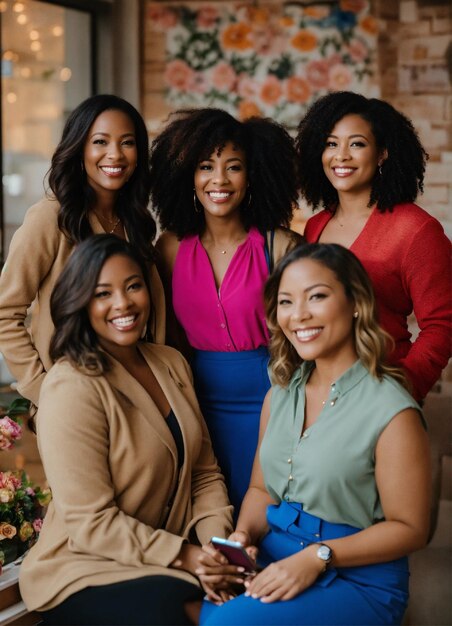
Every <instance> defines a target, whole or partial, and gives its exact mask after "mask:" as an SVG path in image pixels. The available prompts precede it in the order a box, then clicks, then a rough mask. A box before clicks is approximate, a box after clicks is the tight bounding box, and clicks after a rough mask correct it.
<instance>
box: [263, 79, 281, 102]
mask: <svg viewBox="0 0 452 626" xmlns="http://www.w3.org/2000/svg"><path fill="white" fill-rule="evenodd" d="M282 92H283V90H282V86H281V82H280V81H279V80H278V79H277V78H276V76H268V78H266V80H265V81H264V83H263V84H262V88H261V93H260V96H261V100H262V102H265V104H269V105H274V104H276V103H277V102H278V100H279V99H280V98H281V96H282Z"/></svg>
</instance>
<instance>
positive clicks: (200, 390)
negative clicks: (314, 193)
mask: <svg viewBox="0 0 452 626" xmlns="http://www.w3.org/2000/svg"><path fill="white" fill-rule="evenodd" d="M294 163H295V161H294V147H293V143H292V140H291V138H290V136H289V135H288V134H287V133H286V131H285V130H284V129H283V128H282V127H281V126H279V125H278V124H276V123H275V122H273V121H271V120H263V119H257V118H256V119H250V120H247V121H245V122H239V121H237V120H236V119H234V118H233V117H232V116H231V115H229V114H228V113H226V112H225V111H222V110H219V109H197V110H188V111H179V112H176V113H175V114H174V116H173V118H172V120H171V121H170V123H169V124H168V126H167V127H166V128H165V129H164V131H163V132H162V133H161V134H160V135H159V136H158V137H157V138H156V139H155V140H154V142H153V144H152V155H151V178H152V192H151V193H152V201H153V205H154V209H155V210H156V213H157V215H158V216H159V218H160V223H161V226H162V229H163V230H164V231H165V232H164V233H163V235H162V236H161V238H160V240H159V242H158V244H157V248H158V251H159V252H160V254H161V259H162V267H161V270H162V272H163V280H164V282H165V283H166V291H167V294H168V298H169V300H168V303H169V307H171V310H169V311H168V323H169V331H168V332H169V336H168V342H169V343H171V344H173V345H176V347H179V348H180V349H182V350H184V351H185V352H186V353H189V356H190V360H191V364H192V367H193V372H194V377H195V387H196V391H197V395H198V399H199V402H200V404H201V408H202V410H203V414H204V417H205V419H206V422H207V425H208V427H209V431H210V435H211V437H212V442H213V446H214V450H215V453H216V455H217V457H218V460H219V463H220V466H221V468H222V471H223V473H224V475H225V478H226V483H227V485H228V490H229V496H230V499H231V502H232V504H234V506H235V510H236V514H237V512H238V509H239V508H240V504H241V501H242V499H243V496H244V494H245V492H246V490H247V488H248V483H249V478H250V474H251V467H252V463H253V458H254V453H255V450H256V445H257V438H258V428H259V415H260V410H261V406H262V402H263V399H264V396H265V394H266V392H267V390H268V388H269V386H270V381H269V378H268V374H267V363H268V350H267V344H268V340H269V336H268V331H267V326H266V324H265V314H264V305H263V295H262V292H263V286H264V283H265V280H266V279H267V277H268V274H269V270H270V269H271V267H272V264H273V263H274V262H275V260H277V259H278V258H279V257H280V256H282V254H284V253H285V252H286V251H287V250H288V249H290V248H291V247H293V246H294V245H295V244H296V243H298V242H299V240H300V239H299V236H298V235H296V234H295V233H292V232H290V231H287V230H283V229H281V228H279V227H280V226H288V224H289V222H290V219H291V217H292V210H293V206H294V205H295V202H296V198H297V191H296V174H295V166H294Z"/></svg>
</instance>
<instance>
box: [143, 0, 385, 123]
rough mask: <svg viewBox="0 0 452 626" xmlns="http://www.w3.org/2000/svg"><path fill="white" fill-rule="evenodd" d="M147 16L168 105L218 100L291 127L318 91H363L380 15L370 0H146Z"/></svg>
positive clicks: (243, 112)
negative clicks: (311, 0)
mask: <svg viewBox="0 0 452 626" xmlns="http://www.w3.org/2000/svg"><path fill="white" fill-rule="evenodd" d="M147 17H148V19H149V20H150V26H151V28H152V29H153V30H155V31H160V32H163V33H164V34H165V39H166V70H165V76H164V78H165V86H166V99H167V101H168V103H169V104H170V105H171V107H172V108H180V107H184V106H216V107H221V108H224V109H226V110H228V111H229V112H230V113H232V114H234V115H236V116H238V117H240V118H242V119H243V118H246V117H250V116H252V115H263V116H270V117H273V118H274V119H276V120H278V121H279V122H283V123H285V124H287V125H289V126H295V125H296V124H297V123H298V121H299V119H300V115H301V114H302V113H303V112H304V111H305V110H306V108H307V107H308V106H309V104H311V103H312V102H313V101H314V100H315V99H317V98H318V97H319V96H320V95H323V94H325V93H327V92H329V91H338V90H343V89H349V90H354V91H359V92H366V90H368V87H369V79H370V78H371V77H372V75H373V74H374V71H375V67H374V61H375V54H376V35H377V21H376V20H375V18H374V17H372V15H371V14H370V13H369V2H368V1H367V0H338V1H337V2H331V3H330V4H324V3H323V4H318V5H316V4H310V5H309V6H304V7H303V6H300V5H299V3H293V4H291V3H290V2H288V3H285V5H282V4H278V5H272V4H269V5H261V6H256V5H255V4H253V5H250V4H245V3H235V2H224V3H218V2H217V3H212V4H209V3H207V2H205V3H202V5H201V4H193V3H183V4H182V3H181V4H173V3H153V2H150V3H149V4H148V7H147Z"/></svg>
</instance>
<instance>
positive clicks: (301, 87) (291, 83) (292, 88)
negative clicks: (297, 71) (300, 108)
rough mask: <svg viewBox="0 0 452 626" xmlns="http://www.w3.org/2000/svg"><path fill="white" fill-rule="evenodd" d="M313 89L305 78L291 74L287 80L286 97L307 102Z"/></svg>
mask: <svg viewBox="0 0 452 626" xmlns="http://www.w3.org/2000/svg"><path fill="white" fill-rule="evenodd" d="M310 95H311V89H310V87H309V85H308V83H307V82H306V81H305V80H304V78H300V77H299V76H291V77H290V78H288V79H287V82H286V97H287V100H288V101H289V102H302V103H303V102H307V101H308V100H309V97H310Z"/></svg>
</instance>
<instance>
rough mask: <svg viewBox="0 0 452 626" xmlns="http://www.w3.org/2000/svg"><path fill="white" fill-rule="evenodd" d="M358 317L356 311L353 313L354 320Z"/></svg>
mask: <svg viewBox="0 0 452 626" xmlns="http://www.w3.org/2000/svg"><path fill="white" fill-rule="evenodd" d="M358 315H359V313H358V311H355V312H354V313H353V317H354V318H355V319H356V318H357V317H358Z"/></svg>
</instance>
